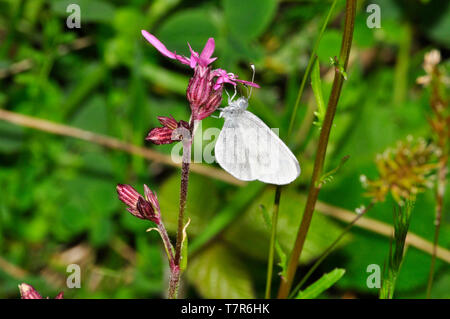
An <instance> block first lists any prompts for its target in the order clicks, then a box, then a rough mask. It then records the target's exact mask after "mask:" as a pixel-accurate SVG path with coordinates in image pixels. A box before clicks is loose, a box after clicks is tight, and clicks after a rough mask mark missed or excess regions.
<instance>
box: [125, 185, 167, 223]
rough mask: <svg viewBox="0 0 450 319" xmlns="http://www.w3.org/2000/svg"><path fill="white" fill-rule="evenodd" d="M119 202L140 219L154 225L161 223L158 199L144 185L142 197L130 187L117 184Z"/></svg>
mask: <svg viewBox="0 0 450 319" xmlns="http://www.w3.org/2000/svg"><path fill="white" fill-rule="evenodd" d="M117 194H118V195H119V200H121V201H122V202H123V203H125V204H126V205H127V210H128V211H129V212H130V213H131V214H132V215H133V216H136V217H138V218H140V219H147V220H150V221H152V222H154V223H156V224H159V223H161V210H160V207H159V202H158V198H157V197H156V194H155V193H153V192H152V191H151V190H150V188H148V187H147V185H144V194H145V197H143V196H142V195H141V194H139V193H138V191H137V190H135V189H134V188H133V187H132V186H131V185H124V184H118V185H117Z"/></svg>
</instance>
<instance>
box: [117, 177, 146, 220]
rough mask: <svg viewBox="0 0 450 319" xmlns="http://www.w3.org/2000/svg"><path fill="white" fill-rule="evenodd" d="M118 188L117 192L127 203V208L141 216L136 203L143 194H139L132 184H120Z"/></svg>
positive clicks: (135, 214)
mask: <svg viewBox="0 0 450 319" xmlns="http://www.w3.org/2000/svg"><path fill="white" fill-rule="evenodd" d="M116 189H117V194H118V195H119V200H121V201H122V202H123V203H124V204H125V205H127V210H128V211H129V212H130V213H131V214H133V215H134V216H136V217H139V216H138V215H139V212H138V211H137V208H136V205H137V202H138V200H139V197H141V194H139V193H138V192H137V190H135V189H134V188H133V187H132V186H130V185H124V184H118V185H117V187H116ZM139 218H142V217H139Z"/></svg>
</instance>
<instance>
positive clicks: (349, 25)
mask: <svg viewBox="0 0 450 319" xmlns="http://www.w3.org/2000/svg"><path fill="white" fill-rule="evenodd" d="M355 13H356V0H347V3H346V9H345V26H344V34H343V38H342V45H341V52H340V55H339V63H340V64H341V65H342V67H343V69H344V71H346V69H347V64H348V58H349V55H350V49H351V46H352V39H353V29H354V21H355ZM343 83H344V77H343V75H342V74H341V73H340V72H339V71H338V70H336V71H335V76H334V80H333V87H332V90H331V95H330V99H329V101H328V107H327V111H326V114H325V119H324V122H323V126H322V130H321V131H320V137H319V144H318V147H317V154H316V158H315V161H314V170H313V174H312V178H311V183H310V188H309V192H308V198H307V200H306V205H305V210H304V213H303V218H302V222H301V224H300V228H299V230H298V233H297V238H296V240H295V244H294V249H293V250H292V253H291V255H290V257H289V262H288V268H287V275H286V278H285V279H284V280H282V281H281V284H280V289H279V291H278V298H287V297H288V295H289V291H290V289H291V286H292V281H293V279H294V275H295V271H296V269H297V266H298V260H299V258H300V255H301V252H302V250H303V245H304V243H305V239H306V234H307V233H308V229H309V226H310V224H311V219H312V215H313V213H314V208H315V205H316V201H317V198H318V196H319V191H320V185H319V182H320V177H321V175H322V170H323V164H324V162H325V155H326V151H327V146H328V139H329V137H330V131H331V127H332V126H333V120H334V116H335V114H336V109H337V104H338V101H339V97H340V94H341V90H342V85H343Z"/></svg>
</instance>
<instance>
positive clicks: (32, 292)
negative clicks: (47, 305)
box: [19, 283, 64, 299]
mask: <svg viewBox="0 0 450 319" xmlns="http://www.w3.org/2000/svg"><path fill="white" fill-rule="evenodd" d="M19 291H20V296H21V298H22V299H44V298H42V296H41V295H40V294H39V293H38V292H37V290H36V289H34V288H33V286H31V285H29V284H26V283H22V284H20V285H19ZM63 296H64V293H63V292H60V293H59V294H58V295H57V296H56V297H55V299H63ZM47 299H48V297H47Z"/></svg>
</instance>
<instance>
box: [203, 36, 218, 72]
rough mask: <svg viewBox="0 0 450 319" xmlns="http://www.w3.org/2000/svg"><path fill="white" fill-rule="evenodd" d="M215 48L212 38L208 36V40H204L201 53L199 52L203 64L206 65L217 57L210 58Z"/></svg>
mask: <svg viewBox="0 0 450 319" xmlns="http://www.w3.org/2000/svg"><path fill="white" fill-rule="evenodd" d="M214 49H215V42H214V38H209V39H208V41H206V44H205V47H204V48H203V51H202V53H201V54H200V60H201V61H202V62H203V63H205V65H204V66H207V65H209V64H211V63H213V62H214V61H215V60H216V59H217V58H211V56H212V54H213V53H214Z"/></svg>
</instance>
